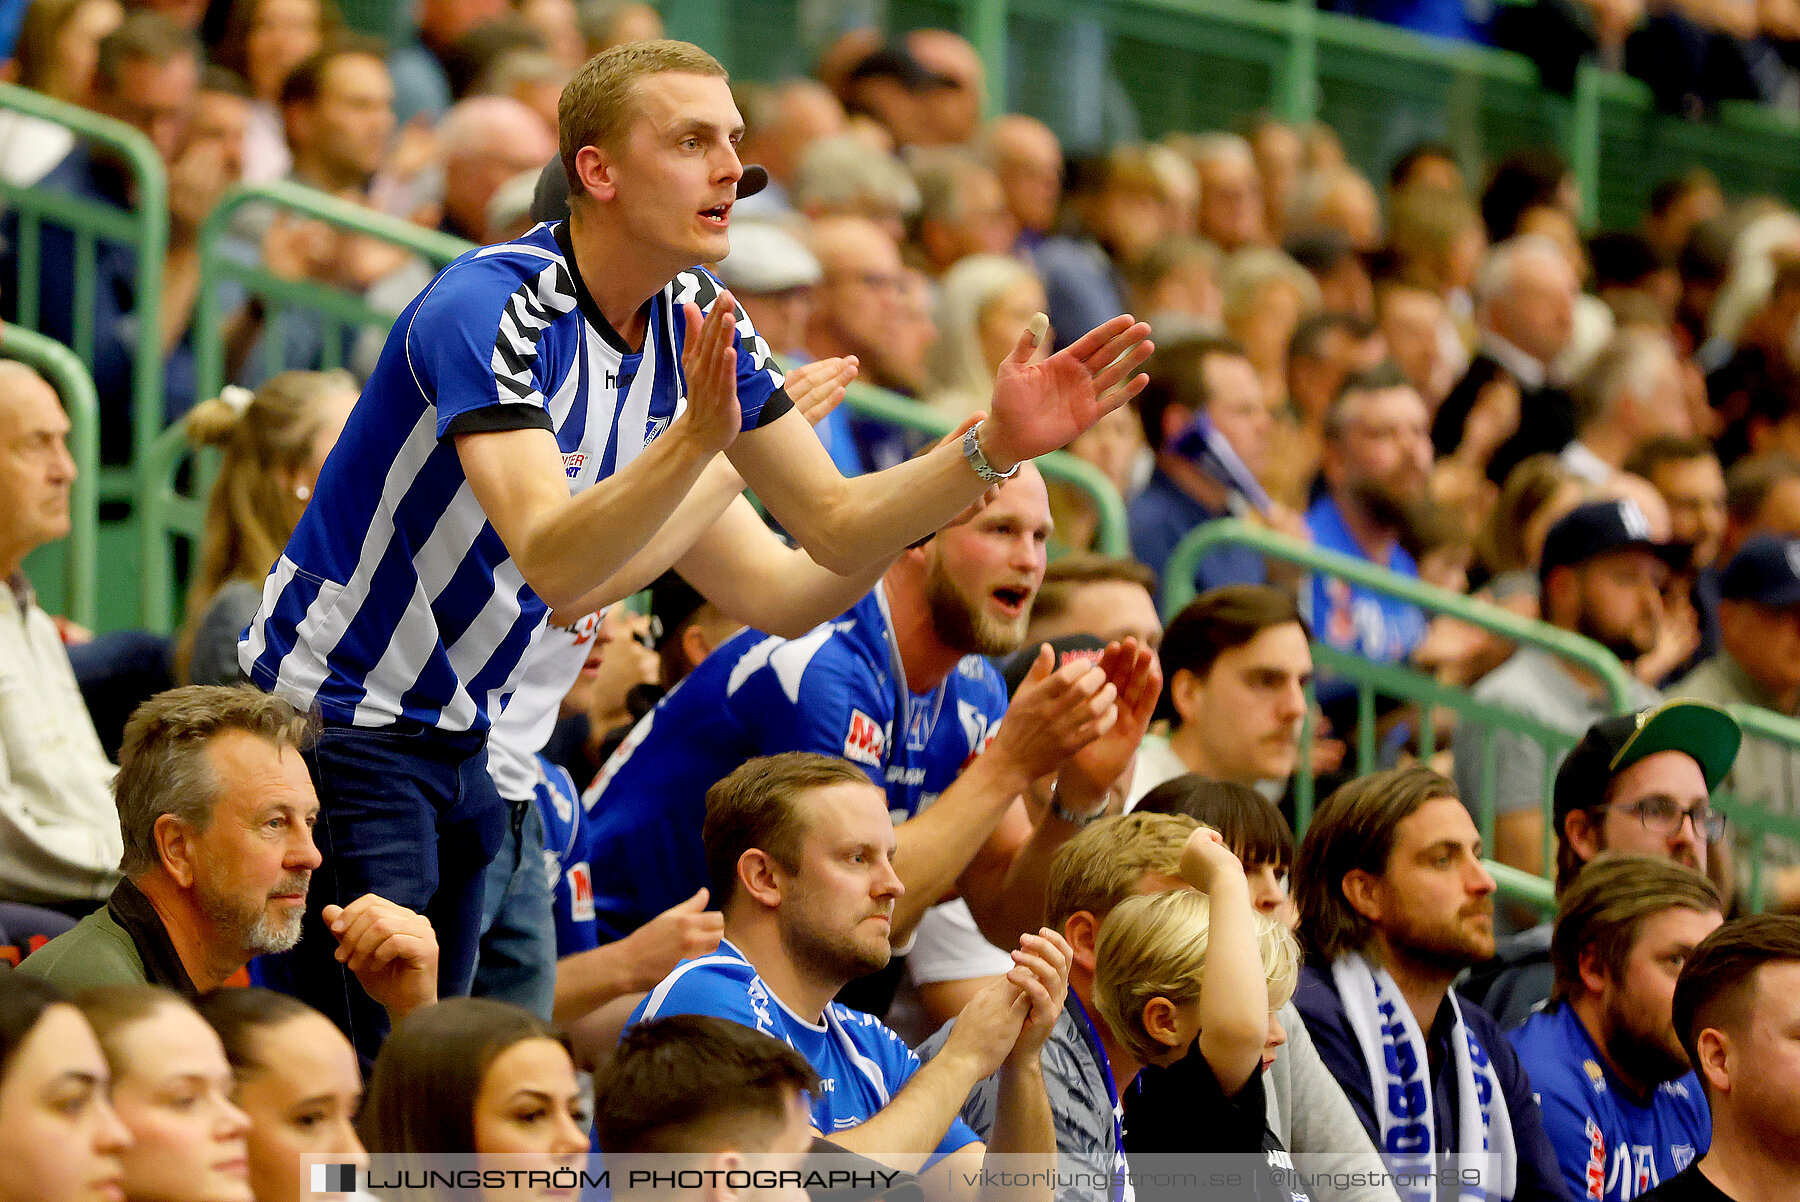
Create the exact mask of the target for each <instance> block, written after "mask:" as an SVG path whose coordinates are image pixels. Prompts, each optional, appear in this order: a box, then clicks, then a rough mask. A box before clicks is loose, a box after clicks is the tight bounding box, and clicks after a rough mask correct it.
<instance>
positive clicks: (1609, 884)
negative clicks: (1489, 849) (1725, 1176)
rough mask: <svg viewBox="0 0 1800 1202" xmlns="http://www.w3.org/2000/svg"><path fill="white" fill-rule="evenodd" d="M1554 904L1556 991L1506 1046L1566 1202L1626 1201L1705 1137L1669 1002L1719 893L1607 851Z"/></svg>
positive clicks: (1676, 872) (1701, 1103)
mask: <svg viewBox="0 0 1800 1202" xmlns="http://www.w3.org/2000/svg"><path fill="white" fill-rule="evenodd" d="M1559 900H1560V904H1561V910H1562V912H1561V914H1560V915H1558V917H1557V920H1556V938H1555V942H1554V944H1553V947H1552V954H1553V958H1554V959H1555V961H1556V992H1555V993H1554V994H1553V995H1551V1002H1550V1006H1549V1008H1548V1009H1545V1010H1540V1011H1539V1012H1537V1013H1536V1014H1533V1015H1532V1016H1531V1017H1530V1018H1528V1019H1526V1020H1525V1025H1524V1026H1523V1027H1521V1028H1519V1029H1518V1030H1517V1031H1514V1032H1513V1033H1512V1035H1511V1038H1512V1041H1513V1046H1514V1047H1515V1048H1517V1049H1518V1052H1519V1062H1520V1063H1521V1064H1523V1065H1524V1066H1525V1071H1526V1072H1527V1073H1529V1074H1530V1075H1531V1087H1532V1090H1533V1091H1534V1092H1535V1093H1536V1095H1537V1099H1538V1106H1539V1107H1540V1108H1541V1109H1542V1110H1543V1115H1544V1133H1545V1134H1546V1135H1548V1136H1549V1137H1550V1146H1551V1147H1553V1148H1555V1149H1556V1158H1557V1159H1558V1160H1559V1161H1561V1162H1562V1170H1563V1180H1564V1182H1565V1183H1566V1184H1567V1185H1568V1187H1569V1196H1570V1197H1572V1198H1584V1199H1588V1200H1589V1202H1631V1200H1632V1199H1633V1198H1636V1197H1637V1196H1638V1195H1639V1194H1642V1193H1645V1192H1647V1191H1648V1190H1650V1189H1651V1188H1653V1187H1654V1186H1656V1185H1657V1184H1659V1183H1660V1182H1663V1181H1667V1180H1669V1179H1670V1178H1671V1177H1673V1176H1675V1174H1677V1173H1679V1172H1681V1170H1683V1169H1685V1168H1687V1167H1688V1165H1690V1164H1692V1163H1693V1162H1694V1158H1695V1157H1696V1156H1698V1155H1701V1154H1703V1153H1704V1152H1705V1151H1706V1148H1707V1145H1708V1144H1710V1143H1711V1142H1712V1123H1711V1120H1710V1119H1709V1118H1708V1116H1707V1112H1706V1101H1705V1098H1704V1097H1703V1096H1702V1094H1701V1091H1700V1082H1699V1081H1697V1080H1696V1079H1695V1078H1694V1074H1693V1071H1692V1066H1691V1065H1690V1064H1689V1063H1688V1058H1687V1053H1686V1052H1684V1051H1683V1050H1682V1047H1681V1041H1680V1040H1679V1039H1678V1038H1676V1035H1675V1026H1674V1020H1673V1018H1672V1017H1671V1013H1672V1012H1671V1007H1672V1006H1673V1004H1674V998H1675V979H1676V978H1677V977H1678V976H1679V975H1680V974H1681V966H1682V964H1683V963H1685V962H1686V960H1687V958H1688V957H1689V956H1691V955H1693V953H1694V948H1695V946H1696V945H1697V944H1699V942H1700V941H1701V940H1702V939H1704V938H1706V936H1707V935H1709V934H1710V933H1711V932H1712V931H1713V929H1714V928H1715V927H1717V926H1718V925H1719V923H1720V922H1721V921H1723V918H1722V916H1721V914H1720V912H1719V911H1720V903H1719V892H1718V890H1717V889H1714V888H1713V886H1712V883H1711V882H1710V881H1708V880H1707V879H1706V878H1705V877H1703V876H1700V875H1698V874H1697V873H1694V872H1691V871H1689V870H1688V869H1686V868H1682V867H1680V866H1679V865H1676V864H1672V863H1669V862H1668V861H1667V860H1653V859H1649V858H1647V857H1644V856H1619V857H1608V858H1606V859H1603V860H1599V861H1596V862H1595V863H1593V864H1590V865H1589V866H1588V867H1587V868H1585V869H1583V870H1582V872H1581V875H1580V876H1579V877H1577V878H1576V879H1575V883H1574V884H1573V885H1571V886H1570V887H1569V888H1568V889H1567V890H1566V891H1565V892H1564V893H1563V895H1562V897H1561V898H1560V899H1559Z"/></svg>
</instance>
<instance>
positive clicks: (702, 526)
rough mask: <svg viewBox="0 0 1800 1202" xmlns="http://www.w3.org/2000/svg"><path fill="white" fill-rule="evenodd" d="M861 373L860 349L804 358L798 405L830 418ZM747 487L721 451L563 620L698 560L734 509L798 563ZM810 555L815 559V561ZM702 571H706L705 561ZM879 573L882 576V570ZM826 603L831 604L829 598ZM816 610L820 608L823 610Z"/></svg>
mask: <svg viewBox="0 0 1800 1202" xmlns="http://www.w3.org/2000/svg"><path fill="white" fill-rule="evenodd" d="M855 378H856V358H855V356H851V357H849V358H847V359H818V360H815V361H813V362H811V363H806V364H802V365H801V366H799V367H797V368H795V369H794V370H793V371H791V372H789V373H788V375H787V385H786V391H787V394H788V396H789V398H790V399H791V400H792V401H793V402H794V408H795V409H796V410H798V411H799V413H800V414H801V416H803V417H804V418H806V420H807V421H808V422H812V423H815V424H816V423H818V422H820V421H823V420H824V419H825V417H826V415H827V414H829V413H830V412H831V411H832V410H834V409H836V408H837V407H838V405H839V403H840V402H842V401H843V399H844V386H845V385H847V384H848V383H849V382H850V381H851V380H854V379H855ZM743 491H744V478H743V477H742V476H740V475H738V474H737V469H736V468H734V467H732V466H731V461H730V460H729V459H726V458H725V457H724V456H723V455H715V456H713V459H712V462H711V463H708V464H707V465H706V469H705V470H704V471H703V472H701V474H700V479H699V481H698V482H697V483H696V484H695V485H694V486H693V488H691V489H689V490H688V494H687V496H686V498H685V499H683V500H682V502H681V504H679V505H678V506H676V507H675V512H674V513H673V514H671V515H670V516H669V518H668V520H666V521H665V522H663V524H662V526H661V527H659V528H658V529H657V531H656V533H655V534H654V535H652V536H651V538H650V541H649V542H648V543H646V544H645V545H644V547H643V548H642V549H641V550H639V551H638V553H637V554H636V555H633V556H632V557H631V558H630V559H629V560H628V561H627V562H626V563H625V566H624V567H622V568H620V569H619V570H618V571H617V572H615V573H613V575H611V576H609V577H608V578H607V579H606V580H605V581H604V582H603V583H601V584H600V585H599V586H598V587H597V588H594V589H591V590H589V591H588V592H587V593H586V594H584V595H583V596H582V597H581V598H579V599H578V600H576V601H574V602H572V603H571V604H569V605H567V606H565V607H563V608H562V609H560V610H558V611H557V615H556V621H558V622H559V623H561V624H563V625H567V624H569V623H570V622H572V621H574V620H575V619H576V618H579V617H581V616H582V615H583V614H590V613H593V612H594V611H595V610H598V609H602V608H604V607H606V606H608V605H611V604H612V603H613V602H615V601H622V600H624V599H625V598H626V597H629V596H631V595H632V594H633V593H637V592H641V591H642V590H644V589H646V588H649V587H650V584H651V582H653V581H654V580H655V579H656V578H657V577H658V576H661V575H662V574H663V573H664V572H666V571H668V570H669V569H670V568H673V567H678V566H679V564H680V562H681V561H683V560H684V559H685V560H688V561H690V567H691V566H692V563H691V561H692V560H693V559H694V556H693V550H694V548H695V546H696V544H697V543H698V542H699V541H700V540H701V539H703V538H705V537H706V536H707V534H708V531H709V528H710V527H711V526H712V525H713V524H714V523H715V522H718V521H720V520H721V519H722V518H725V517H727V515H729V514H731V513H733V512H736V513H737V514H738V516H737V517H735V518H732V519H730V520H731V521H732V522H733V525H732V526H731V527H730V529H731V530H732V531H733V532H734V533H733V537H734V538H738V539H743V540H745V542H746V544H747V545H752V546H756V547H759V548H761V549H763V550H765V551H768V552H769V553H771V554H775V553H779V554H781V555H782V556H784V559H783V561H782V562H783V564H784V566H791V561H790V560H788V559H787V558H785V557H787V556H790V555H794V554H800V553H796V552H792V550H791V548H789V547H788V546H787V544H786V543H783V542H782V541H781V540H780V539H778V538H776V537H775V536H774V535H773V534H771V533H770V532H769V530H768V528H767V527H765V526H763V524H762V520H761V519H760V518H758V517H757V516H756V511H755V510H753V509H752V508H751V507H750V505H749V503H748V502H747V501H745V500H744V499H743V496H742V494H743ZM745 517H748V519H749V520H750V521H751V522H754V523H755V525H756V526H757V527H758V528H759V529H757V530H755V531H750V530H749V529H748V527H747V526H745V525H744V518H745ZM712 549H713V551H715V552H716V551H718V550H719V548H718V546H717V540H712ZM736 549H737V544H736V543H735V542H732V543H728V544H727V545H726V547H725V550H726V551H727V552H735V551H736ZM807 562H808V563H810V560H809V561H807ZM700 570H704V568H702V569H700ZM875 574H876V575H877V576H879V573H875ZM682 575H683V576H686V577H687V578H688V580H689V583H694V578H693V574H692V573H691V572H690V571H688V570H686V569H683V570H682ZM835 579H841V578H835ZM814 583H815V584H818V585H819V586H820V587H826V586H828V585H829V584H830V582H826V581H823V580H822V579H816V578H815V580H814ZM695 587H696V588H699V589H700V592H701V593H702V594H703V595H705V596H706V598H707V600H709V601H711V602H712V603H713V604H714V605H719V607H720V608H721V609H722V610H724V611H725V612H727V613H730V614H731V616H732V617H734V618H737V619H738V620H739V621H741V622H743V623H744V624H745V625H747V626H755V627H756V628H757V629H759V630H767V631H769V633H771V634H780V633H783V632H782V631H781V630H779V629H777V628H776V627H773V626H763V625H761V624H760V622H759V621H757V620H754V619H751V618H747V617H743V616H742V615H740V614H738V613H737V612H735V611H734V610H732V609H730V608H729V607H727V606H725V605H721V604H720V601H719V600H718V598H716V597H714V596H713V595H712V594H710V593H707V591H706V589H704V588H701V587H700V586H699V585H698V584H695ZM873 587H874V583H873V581H870V583H869V585H868V586H867V587H865V588H864V589H863V590H862V592H867V591H868V590H869V588H873ZM717 591H719V592H720V593H725V592H730V591H735V590H734V589H732V588H730V587H718V589H717ZM861 595H862V593H861V592H859V593H857V594H855V595H854V596H852V597H851V598H850V600H848V601H845V602H844V603H843V604H842V605H839V606H838V607H837V608H836V609H833V610H830V611H829V612H828V613H825V614H823V615H821V616H819V617H816V618H814V619H813V620H812V621H810V622H808V623H806V624H805V625H803V626H801V627H800V628H799V630H798V631H796V632H795V633H796V634H803V633H805V632H806V631H807V630H810V629H811V628H812V627H814V626H816V625H818V624H819V623H820V622H823V621H824V620H825V619H826V618H829V617H832V616H834V615H836V614H839V613H842V612H843V611H844V610H846V609H848V608H849V607H850V606H851V605H852V604H854V603H855V601H856V598H857V597H860V596H861ZM821 604H825V602H821ZM809 612H816V610H813V611H809Z"/></svg>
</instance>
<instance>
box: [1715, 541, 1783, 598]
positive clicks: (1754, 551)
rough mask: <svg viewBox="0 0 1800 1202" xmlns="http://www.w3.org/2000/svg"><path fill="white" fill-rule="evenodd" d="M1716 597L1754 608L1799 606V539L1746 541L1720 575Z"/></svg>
mask: <svg viewBox="0 0 1800 1202" xmlns="http://www.w3.org/2000/svg"><path fill="white" fill-rule="evenodd" d="M1719 595H1720V596H1721V597H1723V598H1725V599H1726V600H1727V601H1749V602H1751V603H1753V604H1756V605H1770V606H1784V607H1785V606H1789V605H1800V539H1791V538H1778V537H1776V536H1775V535H1773V534H1759V535H1757V536H1756V537H1755V538H1752V539H1747V540H1745V542H1744V545H1743V546H1742V547H1739V548H1738V553H1737V554H1736V555H1733V556H1732V557H1731V562H1730V563H1728V564H1726V565H1725V570H1724V572H1722V573H1720V575H1719Z"/></svg>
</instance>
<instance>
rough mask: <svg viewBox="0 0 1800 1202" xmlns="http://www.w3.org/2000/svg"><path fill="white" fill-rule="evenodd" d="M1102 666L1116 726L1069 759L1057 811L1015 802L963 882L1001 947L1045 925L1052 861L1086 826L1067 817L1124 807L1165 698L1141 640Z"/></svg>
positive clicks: (1120, 647) (1115, 650)
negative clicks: (1112, 692) (1113, 698)
mask: <svg viewBox="0 0 1800 1202" xmlns="http://www.w3.org/2000/svg"><path fill="white" fill-rule="evenodd" d="M1100 668H1101V670H1102V671H1104V672H1105V673H1106V678H1107V680H1109V681H1110V682H1111V683H1112V684H1113V686H1114V688H1115V689H1117V691H1118V701H1117V704H1116V712H1117V715H1118V716H1117V720H1116V721H1114V722H1113V723H1112V724H1111V725H1110V726H1104V724H1102V725H1103V727H1104V728H1103V729H1102V731H1101V733H1100V734H1099V736H1098V737H1096V738H1095V739H1094V741H1093V742H1091V743H1089V744H1087V745H1086V746H1085V747H1082V748H1081V749H1079V750H1078V751H1076V752H1075V753H1074V754H1072V755H1070V756H1069V757H1068V758H1067V759H1066V760H1064V761H1063V763H1062V767H1061V768H1060V769H1059V770H1058V771H1057V774H1056V781H1055V793H1054V796H1055V801H1056V803H1057V804H1056V806H1055V807H1054V808H1053V807H1051V806H1050V805H1048V804H1042V805H1034V806H1032V807H1030V808H1029V809H1028V807H1027V806H1026V804H1025V802H1024V801H1023V800H1020V801H1017V802H1015V803H1014V804H1013V805H1012V807H1011V808H1010V809H1009V810H1008V811H1007V813H1006V814H1005V815H1004V816H1003V817H1002V818H1001V820H1000V823H999V825H998V826H996V827H995V828H994V830H993V833H992V834H990V835H989V836H988V839H987V842H986V843H985V844H983V845H982V848H981V850H980V851H979V852H977V853H976V855H975V857H974V858H973V859H972V860H970V861H969V863H968V866H967V867H966V868H965V869H964V870H963V872H962V875H961V876H959V877H958V878H957V882H956V884H957V890H958V892H960V893H961V894H962V897H963V900H964V901H966V902H968V904H969V913H970V914H971V915H972V916H973V917H974V919H975V922H976V925H977V926H979V927H980V928H981V931H982V934H984V935H986V936H987V937H988V939H989V940H990V941H992V942H994V943H995V944H997V945H999V946H1001V947H1005V946H1006V945H1008V944H1010V943H1011V942H1012V941H1013V940H1014V939H1015V938H1017V937H1018V934H1019V932H1021V931H1029V930H1033V929H1035V928H1036V927H1037V926H1038V925H1039V924H1041V923H1042V922H1043V921H1044V888H1045V884H1046V882H1047V881H1048V880H1049V877H1050V861H1051V859H1052V858H1054V857H1055V855H1056V852H1057V849H1058V848H1060V847H1061V846H1062V845H1063V844H1064V843H1066V842H1068V841H1069V840H1070V839H1071V838H1072V837H1074V835H1075V832H1076V831H1078V830H1080V829H1081V827H1082V825H1084V824H1085V821H1083V822H1076V821H1070V819H1069V818H1068V817H1065V816H1064V815H1074V816H1079V817H1082V818H1083V819H1084V820H1091V819H1092V817H1093V816H1097V815H1100V814H1108V813H1112V814H1116V813H1120V812H1122V811H1123V809H1124V806H1125V797H1126V795H1127V794H1128V793H1129V792H1130V789H1131V773H1132V769H1133V765H1134V764H1135V763H1136V760H1137V748H1138V744H1139V743H1140V742H1142V740H1143V737H1144V731H1145V729H1146V728H1148V727H1149V725H1150V718H1151V715H1152V714H1153V713H1154V712H1155V710H1156V699H1157V697H1158V696H1159V695H1160V694H1161V692H1162V669H1161V667H1160V666H1159V665H1158V663H1157V659H1156V652H1154V651H1152V650H1150V649H1149V648H1148V647H1142V646H1139V645H1138V643H1137V640H1136V639H1126V640H1125V641H1124V642H1123V643H1115V644H1113V645H1112V646H1110V647H1108V648H1107V649H1106V652H1105V653H1104V654H1103V655H1102V656H1101V659H1100ZM1001 729H1002V730H1004V729H1005V727H1004V726H1002V727H1001ZM1039 800H1040V801H1042V798H1041V797H1040V798H1039ZM1058 810H1060V811H1061V814H1059V813H1058V812H1057V811H1058Z"/></svg>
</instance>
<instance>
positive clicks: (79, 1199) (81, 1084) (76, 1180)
mask: <svg viewBox="0 0 1800 1202" xmlns="http://www.w3.org/2000/svg"><path fill="white" fill-rule="evenodd" d="M108 1080H109V1077H108V1073H107V1069H106V1058H105V1056H103V1055H102V1054H101V1052H100V1045H99V1043H98V1042H97V1041H96V1040H95V1039H94V1032H93V1029H92V1028H91V1027H89V1026H88V1025H87V1020H85V1019H84V1018H82V1017H81V1012H80V1011H79V1010H77V1009H75V1007H73V1006H71V1005H69V1004H68V1003H67V1002H65V1001H64V1000H63V997H62V995H61V994H60V993H58V992H57V991H56V989H55V988H54V987H52V986H51V985H49V984H47V983H46V982H44V981H41V980H39V979H38V978H36V977H28V976H25V975H24V974H23V973H16V972H6V971H4V970H0V1202H100V1200H101V1199H117V1198H119V1197H120V1196H121V1195H120V1191H121V1189H122V1187H123V1183H124V1180H125V1170H124V1167H123V1165H122V1164H121V1163H120V1159H119V1154H120V1153H121V1152H123V1151H124V1150H125V1149H126V1147H127V1146H129V1144H130V1143H131V1135H130V1133H129V1132H127V1131H126V1130H125V1127H124V1124H122V1123H120V1122H119V1116H118V1115H117V1114H115V1113H114V1112H113V1108H112V1104H111V1103H110V1102H108V1101H107V1096H106V1095H107V1084H108Z"/></svg>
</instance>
